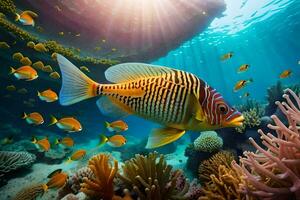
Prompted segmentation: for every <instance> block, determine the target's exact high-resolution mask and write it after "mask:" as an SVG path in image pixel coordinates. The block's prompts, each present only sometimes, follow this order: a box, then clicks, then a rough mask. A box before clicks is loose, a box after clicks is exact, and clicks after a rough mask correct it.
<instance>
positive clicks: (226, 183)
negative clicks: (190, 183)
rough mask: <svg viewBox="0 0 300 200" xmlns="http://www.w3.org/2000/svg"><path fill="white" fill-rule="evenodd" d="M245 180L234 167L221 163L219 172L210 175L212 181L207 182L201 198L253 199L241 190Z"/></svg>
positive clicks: (201, 199)
mask: <svg viewBox="0 0 300 200" xmlns="http://www.w3.org/2000/svg"><path fill="white" fill-rule="evenodd" d="M243 182H244V180H243V179H242V177H241V176H240V174H239V172H238V171H237V170H235V169H234V168H232V167H228V166H225V165H220V166H219V167H218V171H217V173H216V172H214V174H212V175H210V182H209V183H206V185H205V186H204V187H203V189H202V191H203V193H204V195H203V196H201V197H200V198H199V200H212V199H214V200H232V199H235V200H246V199H247V200H251V199H253V198H247V196H246V195H245V194H242V193H240V192H239V185H240V184H242V183H243Z"/></svg>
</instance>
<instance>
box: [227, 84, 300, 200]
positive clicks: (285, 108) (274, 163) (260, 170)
mask: <svg viewBox="0 0 300 200" xmlns="http://www.w3.org/2000/svg"><path fill="white" fill-rule="evenodd" d="M290 95H291V96H292V97H293V99H291V98H290ZM283 98H284V99H285V100H286V102H282V103H280V102H279V101H277V102H276V105H277V106H278V107H279V109H280V110H281V111H282V112H283V114H284V115H285V116H286V118H287V121H288V126H286V125H284V124H283V123H282V121H281V120H280V119H279V118H278V117H277V116H276V115H272V116H271V118H272V119H273V120H274V122H275V125H271V124H269V125H268V127H269V128H270V129H271V130H272V131H273V132H275V134H276V135H273V134H271V133H267V134H265V133H264V132H263V131H262V130H258V132H259V133H260V135H261V140H262V144H263V145H264V146H265V147H266V149H264V148H263V147H261V146H259V145H258V144H257V143H256V142H255V141H254V140H253V139H252V138H250V142H251V143H252V145H253V146H254V147H255V148H256V149H257V150H258V151H257V152H256V153H254V152H244V155H245V157H243V158H241V159H240V163H241V164H240V165H238V164H237V163H235V162H233V163H232V165H233V166H234V168H235V169H236V170H238V171H239V172H240V173H241V174H243V177H245V182H244V183H243V184H241V185H240V190H241V192H242V193H244V194H247V195H252V196H257V197H259V198H260V199H280V200H282V199H300V162H299V161H300V134H299V124H300V110H299V107H300V98H299V97H298V96H297V95H296V94H295V93H294V92H293V91H292V90H290V89H287V90H285V94H284V95H283ZM294 102H295V103H294Z"/></svg>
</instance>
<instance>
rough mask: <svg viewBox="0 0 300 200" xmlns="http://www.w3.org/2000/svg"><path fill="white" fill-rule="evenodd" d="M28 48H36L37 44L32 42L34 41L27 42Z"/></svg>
mask: <svg viewBox="0 0 300 200" xmlns="http://www.w3.org/2000/svg"><path fill="white" fill-rule="evenodd" d="M27 46H28V47H29V48H32V49H33V48H34V46H35V44H34V42H32V41H29V42H27Z"/></svg>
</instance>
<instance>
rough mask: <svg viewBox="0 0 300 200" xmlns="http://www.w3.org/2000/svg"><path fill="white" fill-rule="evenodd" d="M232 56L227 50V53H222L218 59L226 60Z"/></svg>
mask: <svg viewBox="0 0 300 200" xmlns="http://www.w3.org/2000/svg"><path fill="white" fill-rule="evenodd" d="M232 56H233V52H229V53H226V54H224V55H222V56H221V58H220V59H221V60H222V61H224V60H228V59H230V58H232Z"/></svg>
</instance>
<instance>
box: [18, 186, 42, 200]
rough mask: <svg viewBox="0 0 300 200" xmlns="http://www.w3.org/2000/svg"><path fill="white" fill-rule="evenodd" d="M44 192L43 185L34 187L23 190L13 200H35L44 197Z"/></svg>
mask: <svg viewBox="0 0 300 200" xmlns="http://www.w3.org/2000/svg"><path fill="white" fill-rule="evenodd" d="M44 192H45V190H44V188H43V184H38V185H33V186H30V187H27V188H24V189H22V190H21V191H20V192H19V193H18V194H17V195H16V196H15V198H14V199H13V200H35V199H36V198H37V197H39V196H42V195H43V194H44Z"/></svg>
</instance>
